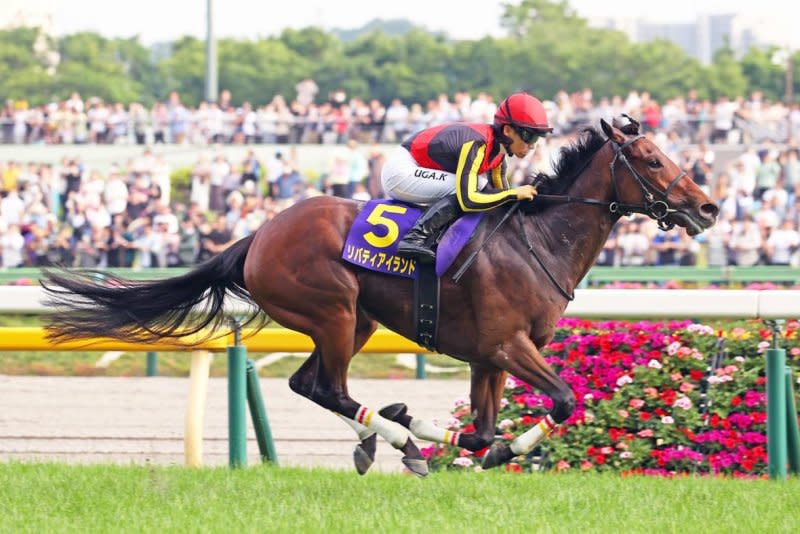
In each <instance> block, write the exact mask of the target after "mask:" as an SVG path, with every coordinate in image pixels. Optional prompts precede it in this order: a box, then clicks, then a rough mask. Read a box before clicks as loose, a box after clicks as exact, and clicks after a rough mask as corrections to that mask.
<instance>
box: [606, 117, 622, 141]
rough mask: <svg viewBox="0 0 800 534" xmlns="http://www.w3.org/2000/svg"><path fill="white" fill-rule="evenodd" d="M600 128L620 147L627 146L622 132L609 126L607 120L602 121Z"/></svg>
mask: <svg viewBox="0 0 800 534" xmlns="http://www.w3.org/2000/svg"><path fill="white" fill-rule="evenodd" d="M600 127H601V128H602V129H603V133H605V134H606V136H607V137H608V138H609V139H611V140H612V141H614V142H615V143H617V144H618V145H622V144H625V134H624V133H622V131H621V130H619V129H617V128H614V127H613V126H611V125H610V124H608V123H607V122H606V121H605V119H600Z"/></svg>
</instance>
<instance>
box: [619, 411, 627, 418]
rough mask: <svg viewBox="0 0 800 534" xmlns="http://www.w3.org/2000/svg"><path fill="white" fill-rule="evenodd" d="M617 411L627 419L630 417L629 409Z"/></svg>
mask: <svg viewBox="0 0 800 534" xmlns="http://www.w3.org/2000/svg"><path fill="white" fill-rule="evenodd" d="M617 413H618V414H619V416H620V417H622V418H623V419H627V418H628V410H619V411H618V412H617Z"/></svg>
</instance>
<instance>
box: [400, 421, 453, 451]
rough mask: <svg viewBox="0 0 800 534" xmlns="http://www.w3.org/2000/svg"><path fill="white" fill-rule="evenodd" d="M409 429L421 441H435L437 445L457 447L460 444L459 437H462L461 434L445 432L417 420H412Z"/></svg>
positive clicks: (450, 431)
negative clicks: (443, 444)
mask: <svg viewBox="0 0 800 534" xmlns="http://www.w3.org/2000/svg"><path fill="white" fill-rule="evenodd" d="M409 427H410V430H411V433H412V434H414V435H415V436H416V437H418V438H419V439H425V440H428V441H435V442H437V443H445V444H447V445H456V444H457V443H458V436H460V435H461V433H460V432H453V431H452V430H445V429H443V428H439V427H438V426H436V425H434V424H433V423H430V422H428V421H424V420H422V419H417V418H414V419H412V420H411V424H410V425H409Z"/></svg>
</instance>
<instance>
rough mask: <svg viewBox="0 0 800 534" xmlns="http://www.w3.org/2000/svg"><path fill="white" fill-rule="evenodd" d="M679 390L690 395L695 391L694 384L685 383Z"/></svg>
mask: <svg viewBox="0 0 800 534" xmlns="http://www.w3.org/2000/svg"><path fill="white" fill-rule="evenodd" d="M678 389H679V390H681V393H689V392H690V391H692V390H693V389H694V384H691V383H689V382H684V383H683V384H681V385H680V387H678Z"/></svg>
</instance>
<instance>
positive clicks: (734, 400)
mask: <svg viewBox="0 0 800 534" xmlns="http://www.w3.org/2000/svg"><path fill="white" fill-rule="evenodd" d="M741 403H742V398H741V397H738V396H737V397H734V398H732V399H731V406H739V405H740V404H741Z"/></svg>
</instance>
